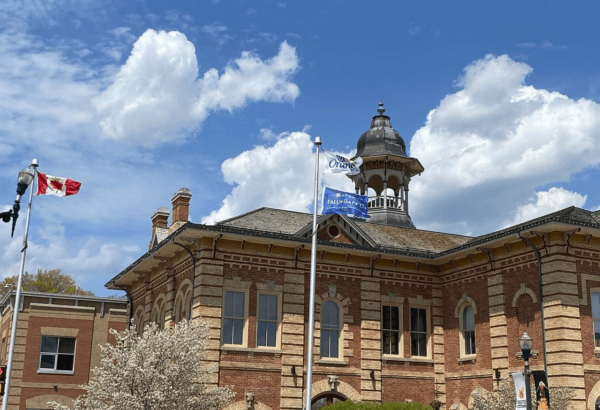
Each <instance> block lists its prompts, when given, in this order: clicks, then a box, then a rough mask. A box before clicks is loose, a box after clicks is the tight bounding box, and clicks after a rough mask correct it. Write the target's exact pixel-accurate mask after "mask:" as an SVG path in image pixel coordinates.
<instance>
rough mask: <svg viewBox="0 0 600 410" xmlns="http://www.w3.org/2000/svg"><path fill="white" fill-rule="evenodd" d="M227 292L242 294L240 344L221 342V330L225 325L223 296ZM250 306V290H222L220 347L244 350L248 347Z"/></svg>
mask: <svg viewBox="0 0 600 410" xmlns="http://www.w3.org/2000/svg"><path fill="white" fill-rule="evenodd" d="M227 292H240V293H244V295H245V296H244V318H243V320H244V326H243V330H242V344H240V345H237V344H231V343H225V342H224V341H223V329H224V324H225V295H226V293H227ZM249 304H250V290H249V289H247V288H223V305H222V308H221V346H226V347H237V348H242V347H243V348H245V347H248V307H249Z"/></svg>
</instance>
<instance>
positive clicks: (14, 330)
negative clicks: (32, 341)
mask: <svg viewBox="0 0 600 410" xmlns="http://www.w3.org/2000/svg"><path fill="white" fill-rule="evenodd" d="M34 163H35V164H36V165H34V167H33V169H34V173H33V181H32V182H31V184H30V185H31V187H30V189H31V191H30V192H29V204H28V206H27V218H26V219H25V235H24V236H23V249H21V268H20V270H19V278H18V280H17V295H16V297H15V306H14V309H13V319H12V328H11V332H10V347H9V349H8V359H7V362H6V382H5V384H4V397H3V398H2V410H6V409H7V406H8V397H9V395H10V377H11V375H12V365H13V357H14V353H15V338H16V336H17V321H18V320H19V308H20V305H21V287H22V285H23V270H24V269H25V255H26V253H27V237H28V236H29V219H30V217H31V205H32V202H33V188H34V186H35V176H36V174H37V168H36V167H37V160H34Z"/></svg>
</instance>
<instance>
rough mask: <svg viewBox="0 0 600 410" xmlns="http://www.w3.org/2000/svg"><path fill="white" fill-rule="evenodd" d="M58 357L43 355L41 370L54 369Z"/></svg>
mask: <svg viewBox="0 0 600 410" xmlns="http://www.w3.org/2000/svg"><path fill="white" fill-rule="evenodd" d="M55 357H56V356H54V355H50V354H43V355H42V359H41V360H40V369H54V359H55Z"/></svg>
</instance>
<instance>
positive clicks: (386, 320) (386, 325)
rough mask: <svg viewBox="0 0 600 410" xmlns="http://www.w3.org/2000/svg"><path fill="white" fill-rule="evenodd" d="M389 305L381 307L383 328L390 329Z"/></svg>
mask: <svg viewBox="0 0 600 410" xmlns="http://www.w3.org/2000/svg"><path fill="white" fill-rule="evenodd" d="M390 310H391V306H384V307H383V328H384V329H390V326H391V312H390Z"/></svg>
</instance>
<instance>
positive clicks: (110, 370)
mask: <svg viewBox="0 0 600 410" xmlns="http://www.w3.org/2000/svg"><path fill="white" fill-rule="evenodd" d="M208 330H209V327H208V324H207V322H205V321H202V320H200V321H196V322H187V321H185V320H184V321H182V322H180V323H178V324H176V325H175V327H174V328H172V329H165V330H163V331H160V330H159V329H158V328H157V326H156V324H154V323H150V324H148V325H147V326H146V328H145V329H144V332H143V334H142V335H141V336H140V335H138V334H137V332H136V330H135V325H132V326H131V329H129V330H126V331H124V332H121V333H119V332H117V331H116V330H114V329H111V330H110V334H112V335H113V336H114V337H115V339H116V344H114V345H112V344H110V343H107V344H106V345H105V346H100V347H101V349H102V360H101V366H100V367H96V368H95V369H94V370H93V375H94V376H93V378H92V380H91V381H90V382H89V383H88V384H87V385H84V386H82V388H83V389H85V390H86V394H84V395H82V396H80V397H78V398H77V399H75V402H74V410H154V409H177V410H215V409H220V408H223V407H224V406H226V405H227V404H229V401H230V398H231V397H233V393H232V392H231V389H230V388H229V387H216V386H215V385H209V383H210V381H211V376H213V378H214V379H216V377H215V376H216V372H217V367H216V365H215V364H206V363H204V362H203V358H204V352H205V349H206V346H207V341H208ZM49 406H51V407H52V408H54V409H55V410H70V408H69V407H67V406H64V405H61V404H59V403H56V402H52V403H49Z"/></svg>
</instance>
